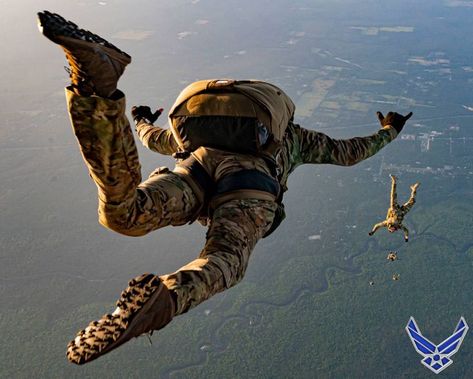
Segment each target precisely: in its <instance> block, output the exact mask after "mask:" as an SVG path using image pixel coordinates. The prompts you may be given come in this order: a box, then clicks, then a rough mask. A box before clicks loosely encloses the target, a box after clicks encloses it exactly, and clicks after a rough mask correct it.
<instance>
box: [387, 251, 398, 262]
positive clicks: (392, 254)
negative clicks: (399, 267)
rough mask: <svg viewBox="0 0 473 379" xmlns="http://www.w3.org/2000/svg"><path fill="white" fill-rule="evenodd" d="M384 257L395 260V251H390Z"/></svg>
mask: <svg viewBox="0 0 473 379" xmlns="http://www.w3.org/2000/svg"><path fill="white" fill-rule="evenodd" d="M386 259H387V260H388V261H391V262H393V261H395V260H397V253H396V252H394V251H390V252H389V254H388V256H387V257H386Z"/></svg>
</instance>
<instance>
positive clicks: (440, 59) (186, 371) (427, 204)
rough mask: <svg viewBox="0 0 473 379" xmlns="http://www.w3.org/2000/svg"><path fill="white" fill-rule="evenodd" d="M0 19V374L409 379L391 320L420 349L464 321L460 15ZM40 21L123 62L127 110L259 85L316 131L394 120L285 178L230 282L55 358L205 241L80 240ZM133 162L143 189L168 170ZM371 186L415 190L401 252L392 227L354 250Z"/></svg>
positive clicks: (99, 7)
mask: <svg viewBox="0 0 473 379" xmlns="http://www.w3.org/2000/svg"><path fill="white" fill-rule="evenodd" d="M0 4H1V5H3V7H2V9H3V11H2V12H1V15H0V19H1V21H2V22H1V23H0V30H1V32H2V35H3V36H4V37H3V39H2V46H3V48H4V49H3V50H4V51H5V52H8V53H7V54H2V57H1V58H0V69H1V72H2V74H3V77H2V89H3V91H2V93H1V95H0V97H1V102H0V103H1V104H2V105H1V106H0V113H1V116H2V117H1V118H2V127H1V128H0V138H1V139H0V162H1V163H0V167H1V170H0V210H1V218H0V246H1V249H0V302H1V303H2V307H1V310H0V331H1V335H2V343H1V344H0V377H1V378H32V377H38V378H64V377H69V378H84V377H87V378H89V377H90V378H101V377H105V378H148V377H149V378H173V379H175V378H424V377H425V378H427V377H430V376H431V375H432V372H431V371H429V370H428V369H426V367H424V366H423V365H422V364H421V362H420V361H421V359H422V356H421V355H419V354H418V353H417V352H416V351H415V349H414V348H413V346H412V343H411V341H410V340H409V337H408V335H407V333H406V331H405V327H406V324H407V322H408V321H409V318H410V317H411V316H413V317H414V318H415V319H416V321H417V323H418V324H419V326H420V328H421V330H422V332H423V333H424V335H425V336H426V337H427V338H428V339H429V340H430V341H433V342H434V343H436V344H438V343H440V342H442V341H443V340H444V339H445V338H447V337H448V336H450V335H451V334H452V332H453V330H454V328H455V326H456V325H457V323H458V321H459V319H460V317H461V316H463V317H464V318H465V320H466V322H467V323H471V325H473V302H472V292H471V288H473V234H472V233H471V228H472V225H473V201H472V199H473V159H472V156H473V92H472V90H471V86H472V85H473V61H472V54H471V46H472V43H473V34H472V33H471V19H472V17H473V1H466V0H465V1H460V0H434V1H431V0H421V1H417V2H414V3H413V2H411V1H407V0H401V1H398V0H389V1H383V2H375V1H371V0H359V1H354V0H337V1H322V0H316V1H309V0H301V1H289V0H276V1H274V0H273V1H259V2H255V1H247V0H239V1H235V0H229V1H225V2H221V1H217V0H177V1H176V0H173V1H171V0H164V1H160V2H153V1H149V0H137V1H134V2H127V1H123V0H118V1H100V2H98V1H92V0H81V1H77V2H67V3H65V2H60V1H57V0H47V1H43V2H41V3H38V2H35V1H33V0H22V1H21V2H14V1H13V0H0ZM43 9H48V10H50V11H52V12H57V13H59V14H61V15H63V16H64V17H66V18H68V19H70V20H72V21H74V22H76V23H78V24H80V25H81V26H82V27H84V28H87V29H90V30H93V31H94V32H96V33H98V34H100V35H102V36H104V37H106V38H107V39H109V40H111V41H113V43H114V44H116V45H117V46H120V48H121V49H123V50H124V51H126V52H127V53H129V54H130V55H131V56H132V57H133V62H132V63H131V65H130V66H129V67H127V69H126V72H125V74H124V76H123V77H122V79H121V80H120V83H119V84H120V89H121V90H122V91H123V92H125V94H126V96H127V106H128V108H131V106H132V105H137V104H146V105H150V106H152V107H156V106H159V107H163V108H164V109H165V112H167V111H168V110H169V108H170V107H171V105H172V104H173V102H174V99H175V98H176V96H177V95H178V94H179V92H180V91H181V89H182V88H184V87H185V86H186V85H187V84H189V83H191V82H193V81H195V80H199V79H206V78H257V79H262V80H265V81H269V82H271V83H275V84H277V85H278V86H279V87H281V88H283V89H284V91H285V92H286V93H287V94H288V95H289V96H290V97H291V98H292V99H293V100H294V103H295V104H296V118H295V122H296V123H298V124H300V125H301V126H303V127H305V128H308V129H314V130H317V131H320V132H323V133H326V134H328V135H330V136H331V137H334V138H350V137H354V136H366V135H370V134H372V133H374V132H375V131H376V130H377V129H378V128H379V122H378V119H377V117H376V112H377V111H382V112H383V113H387V112H389V111H396V112H399V113H401V114H407V113H408V112H411V111H412V112H413V116H412V118H411V119H410V120H409V121H408V122H407V124H406V126H405V127H404V129H403V131H402V133H401V134H400V135H399V136H398V138H397V139H396V140H395V141H394V142H393V143H391V144H389V145H388V146H386V147H385V148H384V149H383V150H381V152H380V153H378V154H377V155H375V156H373V157H371V158H370V159H368V160H366V161H364V162H362V163H360V164H358V165H356V166H354V167H350V168H347V167H338V166H333V165H303V166H300V167H299V168H297V170H296V171H295V172H294V173H293V174H292V175H291V177H290V179H289V182H288V187H289V190H288V192H287V193H286V194H285V197H284V203H285V208H286V213H287V217H286V219H285V220H284V222H283V223H282V225H281V226H280V227H279V229H278V230H277V232H275V233H274V234H272V235H271V236H269V237H268V238H266V239H263V240H262V241H260V242H259V243H258V244H257V246H256V249H255V251H254V252H253V255H252V257H251V261H250V264H249V267H248V270H247V272H246V275H245V278H244V279H243V281H242V282H241V283H240V284H238V285H237V286H235V287H234V288H232V289H229V290H228V291H225V292H224V293H222V294H219V295H216V296H215V297H213V298H211V299H210V300H208V301H207V302H205V303H204V304H202V305H200V306H199V307H197V308H195V309H193V310H191V311H190V312H189V313H187V314H185V315H182V316H179V317H177V318H175V319H174V320H173V321H172V323H171V324H170V325H168V326H167V327H166V328H165V329H163V330H160V331H158V332H156V333H154V334H153V335H152V336H150V338H149V339H148V338H146V337H140V338H138V339H134V340H132V341H130V342H128V343H127V344H126V345H123V346H122V347H121V348H120V349H117V350H116V351H113V352H111V353H110V354H107V355H106V356H104V357H101V358H100V359H98V360H97V361H94V362H92V363H90V364H88V365H85V366H81V367H77V366H75V365H72V364H70V363H69V362H68V361H67V360H66V356H65V352H66V345H67V343H68V342H69V340H71V339H72V338H74V336H75V333H76V332H77V331H78V330H79V329H80V328H83V327H84V326H85V325H87V323H88V322H89V321H91V320H93V319H96V318H98V317H100V316H101V315H103V314H104V313H107V312H111V311H112V310H113V309H114V303H115V301H116V299H117V296H118V294H119V293H120V291H121V290H122V289H123V288H124V286H125V285H126V283H127V282H128V280H130V279H131V278H133V277H135V276H137V275H140V274H142V273H144V272H153V273H159V274H165V273H169V272H173V271H175V270H176V269H177V268H179V267H181V266H183V265H184V264H186V263H187V262H189V261H190V260H192V259H194V258H195V257H196V256H197V255H198V254H199V252H200V249H201V246H202V244H203V241H204V237H205V232H206V229H205V228H203V227H202V226H201V225H199V224H197V223H194V224H192V225H186V226H183V227H179V228H166V229H163V230H159V231H156V232H153V233H151V234H149V235H147V236H145V237H140V238H130V237H125V236H121V235H118V234H116V233H113V232H111V231H109V230H106V229H105V228H103V227H102V226H100V225H99V223H98V222H97V190H96V187H95V185H94V183H93V182H92V181H91V180H90V178H89V176H88V173H87V170H86V169H85V167H84V164H83V161H82V158H81V156H80V153H79V150H78V148H77V142H76V140H75V137H74V135H73V133H72V131H71V127H70V122H69V118H68V114H67V111H66V107H65V100H64V87H65V86H66V85H67V83H68V74H67V72H65V71H64V69H63V66H65V65H67V63H66V61H65V60H64V55H63V53H62V52H61V51H60V50H59V49H58V48H57V47H56V46H54V45H52V44H51V43H50V42H48V41H47V40H46V39H45V38H44V37H43V36H41V34H40V33H39V32H38V29H37V26H36V18H35V17H36V12H38V11H41V10H43ZM157 123H158V124H160V125H161V126H165V124H166V117H162V118H160V119H159V120H158V122H157ZM139 154H140V161H141V165H142V173H143V177H144V178H146V177H147V176H148V175H149V174H150V173H151V172H152V171H153V170H154V169H155V168H156V167H159V166H168V167H170V168H172V167H174V160H173V159H172V158H170V157H165V156H161V155H159V154H155V153H152V152H149V151H148V150H146V149H144V148H143V147H142V146H141V145H140V146H139ZM390 174H393V175H396V176H397V178H398V199H399V201H400V202H401V203H402V202H404V201H407V199H408V198H409V186H410V185H412V184H413V183H415V182H420V183H421V185H420V187H419V190H418V195H417V203H416V205H415V207H414V208H413V209H412V210H411V211H410V212H409V214H408V215H407V216H406V218H405V224H406V225H407V226H408V228H409V230H410V239H409V242H408V243H405V242H404V239H403V237H402V233H401V232H397V233H393V234H390V233H388V232H387V231H386V230H379V231H378V232H377V233H376V234H375V235H374V236H372V237H370V236H368V232H369V231H370V230H371V227H372V225H373V224H374V223H376V222H378V221H379V220H381V219H383V218H384V217H385V214H386V209H387V207H388V204H389V191H390V185H391V181H390V177H389V175H390ZM391 251H394V252H396V253H397V259H396V260H394V261H391V260H389V259H386V257H387V255H388V253H389V252H391ZM393 279H396V280H393ZM470 333H471V331H470ZM452 359H453V364H452V365H451V366H450V367H448V368H447V369H446V370H445V371H443V372H442V376H443V377H445V378H471V377H473V364H472V362H473V336H471V335H469V334H468V333H467V335H466V337H465V340H464V342H463V344H462V346H461V349H460V350H459V351H458V352H457V353H456V354H455V355H454V356H453V357H452Z"/></svg>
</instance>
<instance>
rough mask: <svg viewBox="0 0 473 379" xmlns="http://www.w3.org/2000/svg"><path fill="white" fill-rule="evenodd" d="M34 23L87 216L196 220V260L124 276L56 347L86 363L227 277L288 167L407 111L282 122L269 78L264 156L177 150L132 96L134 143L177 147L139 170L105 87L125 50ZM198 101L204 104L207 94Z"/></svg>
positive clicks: (385, 134) (355, 142) (348, 150)
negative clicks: (337, 127)
mask: <svg viewBox="0 0 473 379" xmlns="http://www.w3.org/2000/svg"><path fill="white" fill-rule="evenodd" d="M38 22H39V27H40V30H41V32H42V33H43V34H44V35H45V36H46V37H47V38H49V39H50V40H51V41H53V42H54V43H56V44H58V45H60V46H61V47H62V48H63V50H64V51H65V53H66V58H67V60H68V62H69V65H70V76H71V85H70V86H69V87H67V88H66V98H67V105H68V111H69V114H70V118H71V123H72V127H73V130H74V133H75V135H76V137H77V140H78V143H79V146H80V150H81V153H82V156H83V158H84V160H85V163H86V165H87V167H88V170H89V174H90V176H91V177H92V179H93V180H94V182H95V183H96V185H97V188H98V201H99V206H98V208H99V209H98V213H99V222H100V223H101V224H102V225H104V226H105V227H107V228H109V229H112V230H114V231H116V232H118V233H121V234H124V235H128V236H142V235H145V234H147V233H149V232H151V231H154V230H157V229H159V228H162V227H165V226H168V225H173V226H177V225H184V224H186V223H189V222H192V221H194V220H196V219H197V218H199V219H200V220H205V221H206V223H207V225H208V231H207V234H206V242H205V246H204V248H203V249H202V251H201V252H200V254H199V257H198V258H197V259H196V260H194V261H192V262H190V263H189V264H187V265H186V266H184V267H182V268H180V269H179V270H177V271H176V272H174V273H171V274H167V275H162V276H157V275H153V274H143V275H141V276H139V277H137V278H135V279H133V280H131V281H130V282H129V285H128V287H127V288H126V289H125V290H124V291H123V292H122V294H121V296H120V299H119V300H118V301H117V308H116V309H115V311H114V312H113V313H111V314H108V315H106V316H104V317H102V318H101V319H100V320H98V321H93V322H91V323H90V324H89V325H88V326H87V327H86V328H85V329H84V330H82V331H80V332H79V333H78V334H77V336H76V338H75V339H74V340H73V341H71V342H70V343H69V345H68V348H67V357H68V359H69V360H70V361H71V362H73V363H77V364H83V363H87V362H90V361H92V360H93V359H95V358H98V357H99V356H101V355H103V354H105V353H107V352H109V351H111V350H113V349H115V348H116V347H118V346H119V345H121V344H123V343H125V342H126V341H128V340H130V339H131V338H133V337H138V336H139V335H141V334H144V333H150V332H152V331H153V330H158V329H161V328H163V327H164V326H165V325H167V324H168V323H169V322H170V321H171V320H172V318H173V317H175V316H177V315H180V314H183V313H185V312H187V311H188V310H189V309H191V308H193V307H195V306H196V305H198V304H200V303H201V302H203V301H204V300H206V299H208V298H210V297H211V296H213V295H214V294H216V293H218V292H221V291H224V290H225V289H228V288H230V287H232V286H234V285H235V284H237V283H238V282H239V281H240V280H241V279H242V278H243V275H244V273H245V270H246V268H247V265H248V261H249V258H250V254H251V252H252V250H253V248H254V247H255V244H256V242H257V241H258V240H259V239H261V238H263V237H264V236H266V235H268V234H269V233H270V232H272V231H273V230H274V229H275V227H276V226H277V224H278V223H279V222H280V221H281V219H282V217H283V216H282V215H283V209H282V204H281V201H280V200H281V194H282V192H284V191H285V190H287V187H286V184H287V179H288V176H289V174H290V173H291V172H292V171H294V169H295V168H296V167H298V166H299V165H302V164H306V163H312V164H323V163H326V164H327V163H328V164H335V165H341V166H350V165H354V164H356V163H358V162H361V161H363V160H365V159H367V158H369V157H371V156H372V155H374V154H376V153H377V152H378V151H379V150H380V149H382V148H383V147H384V146H386V145H387V144H388V143H389V142H391V141H392V140H394V139H395V138H396V137H397V135H398V133H400V131H401V130H402V128H403V126H404V124H405V122H406V121H407V119H409V117H410V116H411V115H412V113H409V114H408V115H407V116H401V115H399V114H397V113H391V112H390V113H388V114H387V116H386V117H384V116H383V115H382V114H381V113H378V118H379V121H380V123H381V126H382V127H381V129H379V130H378V131H377V132H376V133H374V134H372V135H370V136H367V137H355V138H351V139H347V140H336V139H332V138H330V137H329V136H327V135H325V134H322V133H319V132H316V131H314V130H308V129H304V128H301V127H300V126H299V125H297V124H294V123H293V122H292V116H293V111H294V106H293V104H292V101H291V100H290V99H289V98H288V97H287V95H285V94H284V93H283V92H282V90H280V89H277V87H275V86H273V87H274V88H276V89H277V91H276V93H277V96H280V99H278V101H282V106H281V109H276V110H277V111H280V112H282V113H284V112H285V114H283V115H282V116H281V117H279V119H278V120H283V121H282V122H283V123H284V130H285V134H284V135H283V138H282V139H281V141H282V142H281V145H280V146H279V149H278V151H277V152H278V153H277V154H276V155H275V158H274V160H273V161H269V160H268V159H266V158H267V157H263V156H259V155H255V154H248V153H238V152H235V151H228V150H225V149H218V148H210V147H203V146H201V147H199V148H196V149H195V150H194V151H192V152H191V154H190V156H188V157H185V156H181V155H180V154H182V153H183V151H182V150H181V149H180V147H181V144H180V142H182V141H179V136H176V135H175V133H173V130H167V129H162V128H160V127H158V126H154V125H153V122H155V121H156V119H157V117H158V116H159V114H160V111H157V112H155V113H153V112H151V109H150V108H149V107H147V106H139V107H133V109H132V116H133V119H134V121H135V123H136V131H137V134H138V137H139V138H140V140H141V141H142V142H143V144H144V145H145V146H146V147H148V148H150V149H151V150H153V151H156V152H158V153H161V154H166V155H171V154H173V155H174V156H176V157H178V158H182V159H179V160H178V163H177V164H176V167H175V169H174V170H172V171H171V170H169V169H167V168H160V169H157V170H156V171H155V172H153V173H152V174H151V175H150V176H149V178H148V179H146V180H145V181H142V178H141V168H140V163H139V160H138V153H137V149H136V146H135V141H134V138H133V134H132V131H131V128H130V124H129V122H128V119H127V117H126V116H125V109H126V107H125V96H124V94H123V93H122V92H121V91H120V90H118V89H117V82H118V79H119V78H120V76H121V75H122V73H123V71H124V69H125V67H126V66H127V64H129V63H130V62H131V57H130V56H129V55H127V54H126V53H124V52H122V51H121V50H119V49H118V48H117V47H115V46H114V45H112V44H110V43H109V42H108V41H106V40H104V39H103V38H101V37H99V36H97V35H95V34H93V33H91V32H88V31H85V30H83V29H79V28H78V27H77V26H76V25H75V24H73V23H71V22H68V21H66V20H65V19H63V18H62V17H61V16H59V15H57V14H53V13H50V12H47V11H44V12H41V13H39V14H38ZM218 82H220V81H217V82H216V84H218ZM266 86H272V85H269V84H266ZM273 87H271V88H272V89H274V88H273ZM265 88H266V87H265ZM183 92H184V91H183ZM181 94H182V93H181ZM247 100H248V99H247ZM247 100H246V101H247ZM243 103H244V101H243ZM240 105H241V104H240ZM209 106H210V108H212V102H211V103H210V104H209ZM191 108H192V107H190V106H188V107H187V108H186V109H187V110H188V109H191ZM256 108H257V107H256ZM282 108H284V109H282ZM227 110H228V111H234V109H227ZM238 112H243V114H246V112H248V110H247V109H245V107H243V108H240V109H238ZM179 117H181V116H179ZM179 117H178V118H177V119H178V120H180V122H191V123H192V122H194V123H199V122H201V121H202V120H204V121H205V122H206V123H210V124H218V125H221V124H226V123H228V125H229V126H232V127H233V126H239V125H241V124H244V123H250V124H254V125H256V126H257V127H258V128H259V129H258V131H259V132H265V131H266V130H265V129H264V127H263V128H261V126H262V125H263V124H262V123H261V121H260V120H259V119H258V118H257V117H256V116H255V117H253V118H252V117H238V116H231V117H228V116H226V117H220V116H215V117H206V118H205V117H204V118H199V117H189V116H185V115H184V116H182V118H179ZM273 121H274V120H273ZM197 126H198V125H197ZM263 126H264V125H263ZM261 135H262V136H263V137H264V136H265V133H261ZM261 135H260V134H259V135H258V138H260V137H261ZM263 142H264V141H263ZM206 181H207V184H206V183H205V182H206ZM210 188H212V191H210V190H209V189H210Z"/></svg>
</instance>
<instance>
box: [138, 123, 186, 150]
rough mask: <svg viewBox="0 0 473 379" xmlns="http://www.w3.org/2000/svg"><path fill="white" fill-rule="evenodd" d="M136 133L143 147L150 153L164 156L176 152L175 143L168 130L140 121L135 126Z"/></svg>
mask: <svg viewBox="0 0 473 379" xmlns="http://www.w3.org/2000/svg"><path fill="white" fill-rule="evenodd" d="M136 132H137V134H138V138H139V139H140V141H141V142H142V143H143V145H144V146H145V147H147V148H148V149H150V150H152V151H155V152H157V153H160V154H164V155H172V154H174V153H175V152H176V151H177V143H176V141H175V140H174V137H173V135H172V132H171V130H169V129H163V128H160V127H159V126H153V125H151V124H148V123H146V122H145V121H140V122H139V123H138V124H137V125H136Z"/></svg>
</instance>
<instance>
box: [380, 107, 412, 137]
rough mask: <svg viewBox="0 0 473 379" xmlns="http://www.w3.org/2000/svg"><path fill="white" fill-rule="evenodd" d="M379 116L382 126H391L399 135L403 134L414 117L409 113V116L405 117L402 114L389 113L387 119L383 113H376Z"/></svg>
mask: <svg viewBox="0 0 473 379" xmlns="http://www.w3.org/2000/svg"><path fill="white" fill-rule="evenodd" d="M376 114H377V115H378V120H379V122H380V123H381V126H383V127H384V126H387V125H391V126H392V127H393V128H394V129H396V131H397V132H398V133H400V132H401V130H402V128H403V127H404V124H405V123H406V121H407V120H409V119H410V118H411V116H412V112H409V113H408V114H407V115H405V116H403V115H402V114H399V113H396V112H389V113H388V114H387V115H386V117H384V116H383V114H382V113H381V112H376Z"/></svg>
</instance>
